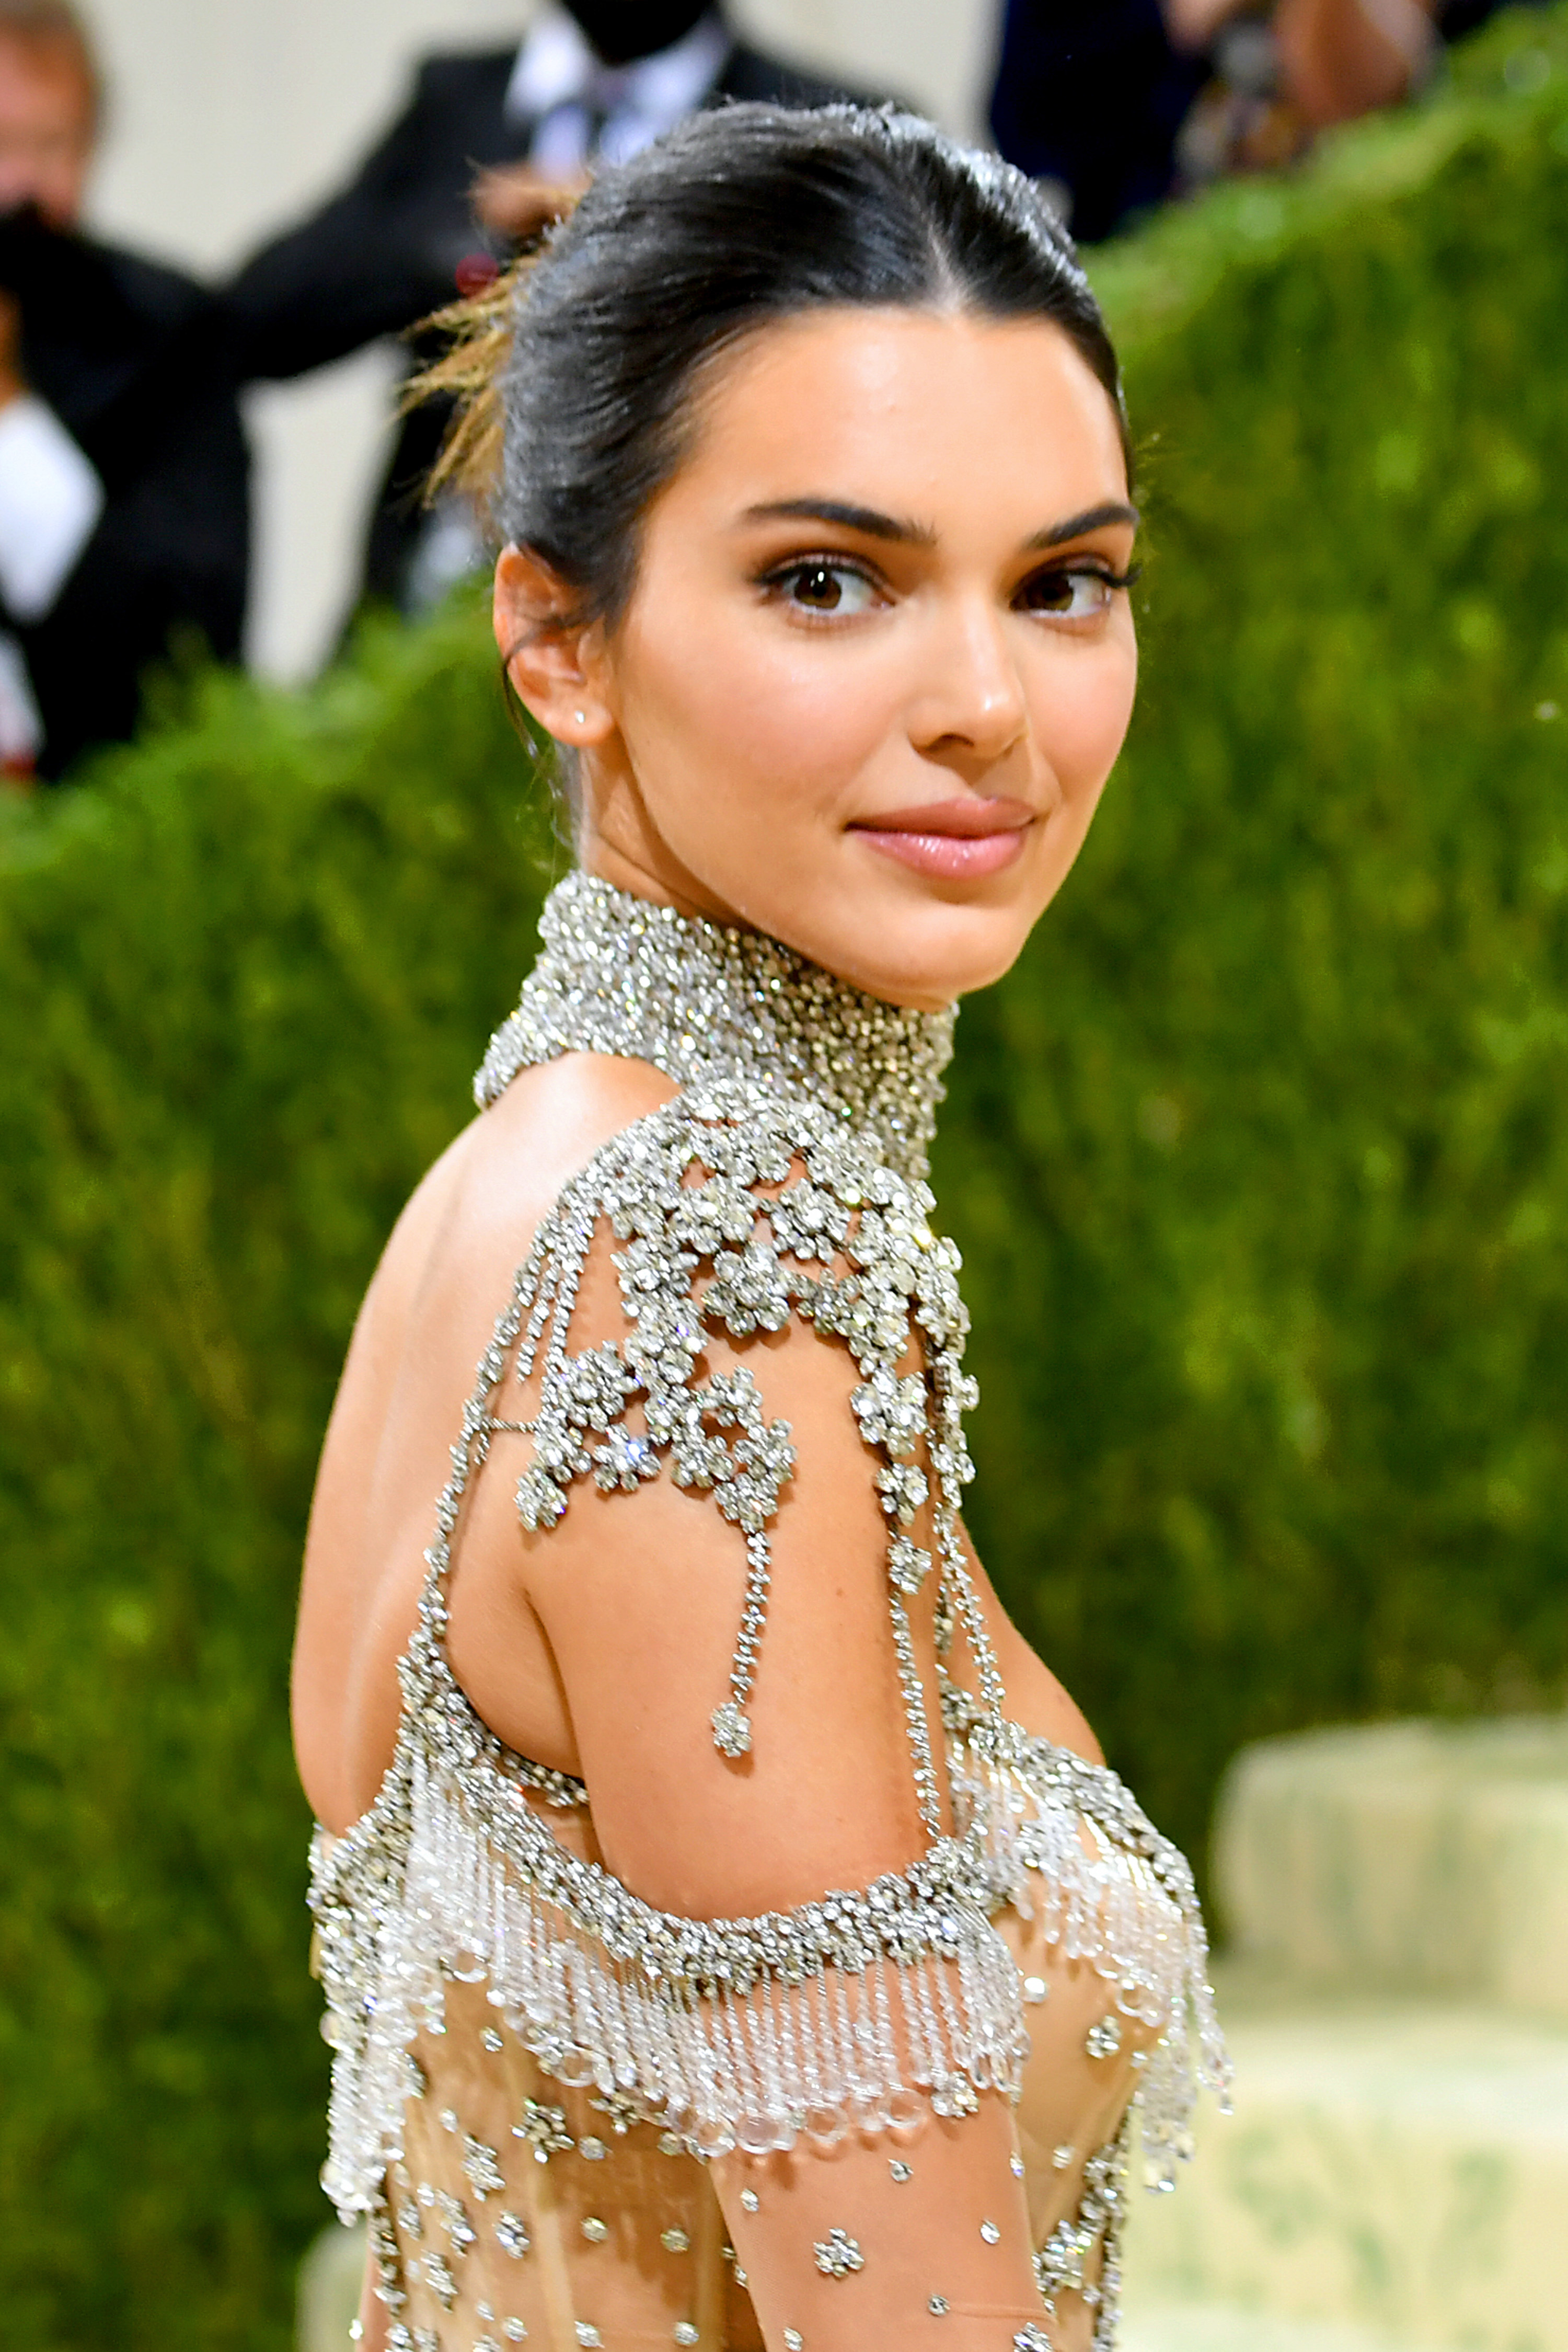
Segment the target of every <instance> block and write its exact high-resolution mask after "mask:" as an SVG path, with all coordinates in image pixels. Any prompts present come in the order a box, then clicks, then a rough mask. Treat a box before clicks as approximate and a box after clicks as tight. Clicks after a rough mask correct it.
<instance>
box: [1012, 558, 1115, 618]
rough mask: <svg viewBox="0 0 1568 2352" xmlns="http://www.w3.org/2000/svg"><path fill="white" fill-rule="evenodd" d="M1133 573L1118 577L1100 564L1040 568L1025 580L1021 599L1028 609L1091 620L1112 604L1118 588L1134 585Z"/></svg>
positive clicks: (1025, 608) (1052, 614) (1060, 616)
mask: <svg viewBox="0 0 1568 2352" xmlns="http://www.w3.org/2000/svg"><path fill="white" fill-rule="evenodd" d="M1130 585H1131V574H1129V575H1128V577H1127V578H1124V579H1118V578H1117V577H1116V576H1115V574H1114V573H1112V572H1102V571H1101V570H1100V566H1099V565H1098V564H1088V565H1085V566H1084V567H1083V568H1082V569H1081V570H1079V571H1071V572H1069V571H1059V570H1052V571H1049V572H1036V574H1035V576H1034V578H1033V579H1032V580H1026V582H1025V583H1024V585H1023V587H1022V589H1021V590H1020V591H1019V594H1018V601H1019V603H1020V604H1022V605H1023V607H1024V610H1025V611H1026V613H1044V614H1048V615H1050V617H1051V618H1053V619H1058V618H1059V619H1061V620H1064V621H1090V620H1093V619H1095V618H1096V617H1097V616H1098V615H1099V614H1101V613H1103V612H1105V611H1107V610H1108V609H1109V607H1110V600H1111V597H1112V596H1113V595H1114V594H1115V593H1116V591H1117V590H1118V589H1119V588H1126V587H1128V586H1130Z"/></svg>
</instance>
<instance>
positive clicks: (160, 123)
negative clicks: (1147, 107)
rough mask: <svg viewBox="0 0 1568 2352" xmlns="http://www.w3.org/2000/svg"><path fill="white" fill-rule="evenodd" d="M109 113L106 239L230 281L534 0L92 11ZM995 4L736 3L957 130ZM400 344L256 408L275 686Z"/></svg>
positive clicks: (301, 654) (263, 578)
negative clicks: (413, 88)
mask: <svg viewBox="0 0 1568 2352" xmlns="http://www.w3.org/2000/svg"><path fill="white" fill-rule="evenodd" d="M86 8H87V14H88V15H89V18H90V20H91V22H92V24H93V26H94V28H95V30H96V32H97V35H98V37H99V40H100V44H101V46H102V49H103V52H104V58H105V62H106V64H107V67H108V71H109V79H110V87H111V93H112V96H111V111H110V124H109V131H108V136H107V139H106V142H105V147H104V153H103V158H102V163H101V165H100V171H99V174H98V179H97V184H96V187H95V191H94V198H93V207H92V210H93V219H94V222H95V224H96V226H99V227H100V229H101V230H102V232H103V233H104V234H105V235H107V236H114V237H119V238H121V239H123V240H125V241H126V242H127V243H132V244H135V245H138V246H141V247H143V248H144V249H145V250H147V251H148V252H151V253H153V254H158V255H162V256H163V257H167V258H168V259H170V260H173V261H175V262H179V263H182V264H184V265H186V266H188V267H190V268H195V269H197V270H220V269H222V268H226V266H227V265H228V264H230V263H231V262H233V261H235V260H236V259H237V258H238V257H240V256H241V255H243V254H244V253H245V252H246V251H247V248H248V247H249V246H250V245H251V244H252V243H254V242H255V241H256V240H257V239H258V237H260V236H263V235H264V234H266V233H268V231H270V230H271V229H272V228H274V227H275V226H279V225H280V224H282V223H283V222H285V221H287V220H288V219H289V217H290V216H291V215H294V214H295V213H297V212H299V211H300V210H301V209H302V208H303V207H305V206H306V205H309V204H310V203H311V202H312V201H313V200H314V199H315V198H317V197H318V196H319V195H321V194H324V193H325V192H326V191H327V190H328V189H330V188H331V186H332V185H333V184H334V183H335V182H337V181H338V180H339V179H341V178H342V175H343V173H344V171H345V169H346V167H347V165H348V164H349V163H350V162H351V161H352V160H353V157H354V156H355V154H356V153H357V152H359V150H360V149H361V148H363V146H364V144H365V143H366V142H368V141H369V139H370V138H371V137H372V136H373V135H374V131H376V129H377V127H378V126H379V125H380V124H381V123H383V122H384V121H385V120H386V119H387V118H388V116H389V114H390V113H391V111H392V110H393V109H394V108H395V106H396V104H397V102H398V97H399V93H400V91H401V90H402V89H403V88H404V86H405V80H406V77H407V73H408V69H409V66H410V63H411V61H412V60H413V58H416V56H417V55H418V54H419V52H420V51H421V50H423V49H426V48H428V47H434V46H438V45H441V44H447V45H449V46H452V47H463V46H479V45H482V44H484V43H486V42H491V41H497V40H508V39H510V38H512V37H514V36H515V35H517V34H518V33H519V32H520V31H521V27H522V26H523V25H524V24H525V23H526V21H527V18H528V16H529V14H530V9H531V0H86ZM995 14H996V0H732V5H731V15H732V16H733V18H734V20H735V22H736V23H737V24H738V25H740V26H742V27H743V28H744V29H745V30H747V31H748V32H749V33H750V34H752V37H754V38H757V39H760V40H763V41H765V42H766V43H767V44H768V45H769V46H770V47H774V48H777V49H779V50H781V51H784V52H788V53H793V54H794V55H795V56H796V57H799V58H802V59H804V60H805V61H807V62H815V63H816V64H819V65H821V66H824V67H826V68H829V69H833V68H837V69H838V70H839V71H841V72H843V73H845V74H847V75H848V76H851V77H853V78H856V79H864V80H866V81H868V82H870V83H872V84H881V83H886V84H888V85H890V86H892V87H895V88H897V89H899V90H900V92H901V93H904V94H907V95H908V96H910V98H912V99H914V100H917V101H918V102H919V103H921V104H922V105H924V106H926V107H928V108H929V109H930V110H931V112H932V113H933V114H935V115H937V116H938V117H939V118H940V119H941V120H942V121H945V122H948V123H950V124H951V125H952V127H953V128H954V129H957V130H970V129H973V127H974V125H975V124H976V122H977V121H978V120H979V118H980V114H981V111H982V109H983V101H984V83H985V80H986V78H987V75H988V72H989V67H990V59H991V52H992V48H993V45H994V38H995V34H994V19H995ZM392 371H393V361H392V356H391V354H390V353H388V352H382V351H372V352H363V353H361V354H360V355H359V356H358V357H357V358H354V359H352V360H348V361H345V362H342V365H340V366H338V367H335V368H330V369H325V370H323V371H322V372H321V373H320V374H319V375H316V376H314V377H311V378H309V379H308V380H306V381H305V382H303V383H299V384H289V385H278V386H267V387H263V388H261V389H259V390H258V391H257V392H256V393H255V394H251V395H250V396H249V401H248V415H249V418H250V423H251V426H252V431H253V436H254V440H255V445H256V452H257V468H258V480H257V488H258V499H257V525H258V533H257V537H258V563H257V572H256V582H255V593H254V594H253V598H252V626H251V645H252V652H253V658H254V660H255V662H256V664H257V666H258V667H259V668H261V669H263V670H265V671H267V672H268V673H269V674H270V675H272V676H274V677H301V676H305V675H308V674H309V673H310V671H311V670H312V669H313V668H314V667H316V666H317V665H318V663H319V662H320V660H321V657H322V656H323V655H324V653H325V652H326V651H327V650H328V648H329V647H330V646H331V641H332V637H333V635H334V634H335V631H336V627H337V625H338V622H339V620H340V619H341V617H342V612H343V608H344V604H345V600H346V597H347V594H348V591H349V584H350V581H351V578H352V576H353V566H354V560H355V552H356V549H357V544H358V536H359V531H360V527H361V522H362V520H363V514H364V510H365V505H366V500H367V499H368V497H369V494H370V491H371V488H372V486H373V485H374V481H375V479H376V478H377V476H378V473H379V470H380V467H381V465H382V463H383V462H384V452H385V446H386V440H385V436H386V414H387V409H386V390H387V387H388V385H389V383H390V382H391V380H392Z"/></svg>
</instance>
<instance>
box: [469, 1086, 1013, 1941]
mask: <svg viewBox="0 0 1568 2352" xmlns="http://www.w3.org/2000/svg"><path fill="white" fill-rule="evenodd" d="M764 1127H765V1122H762V1123H757V1122H753V1123H752V1125H751V1126H750V1127H749V1128H748V1127H744V1126H742V1125H732V1124H725V1123H721V1122H717V1121H713V1120H709V1121H708V1122H706V1123H704V1122H702V1121H701V1120H700V1119H695V1120H694V1119H693V1118H691V1116H690V1115H689V1113H688V1112H687V1111H685V1110H683V1109H681V1108H680V1107H679V1106H675V1107H672V1110H671V1113H670V1115H669V1116H668V1118H667V1119H666V1120H665V1121H663V1122H661V1123H660V1124H659V1125H658V1128H657V1129H653V1128H650V1129H648V1131H647V1134H646V1135H645V1137H644V1138H642V1139H640V1140H639V1141H638V1143H637V1148H636V1149H635V1150H634V1151H633V1152H632V1154H631V1155H630V1156H629V1158H628V1160H627V1161H626V1164H625V1165H624V1166H618V1167H615V1166H613V1167H611V1168H610V1169H609V1170H608V1171H607V1173H606V1175H605V1179H604V1182H603V1188H602V1194H601V1196H599V1197H596V1198H595V1200H594V1201H593V1202H578V1203H576V1204H575V1205H574V1206H569V1207H568V1210H567V1213H566V1216H565V1219H564V1228H563V1229H570V1228H572V1227H573V1226H574V1221H575V1223H576V1246H575V1256H574V1258H573V1271H572V1273H571V1275H570V1276H569V1277H568V1286H569V1287H570V1286H575V1294H574V1305H573V1307H572V1311H571V1316H570V1322H569V1325H568V1327H567V1328H566V1330H565V1331H564V1333H563V1332H562V1331H561V1330H560V1329H559V1328H556V1329H555V1330H554V1331H553V1332H552V1335H551V1337H550V1338H549V1339H547V1340H546V1342H545V1343H544V1366H543V1370H540V1368H538V1367H535V1368H533V1370H531V1372H530V1373H529V1375H528V1378H527V1379H526V1380H525V1381H524V1382H523V1386H522V1408H521V1414H520V1415H519V1416H518V1417H520V1418H521V1419H523V1420H525V1421H526V1422H528V1423H530V1424H531V1438H525V1439H524V1441H523V1443H524V1445H525V1447H528V1448H531V1452H530V1453H525V1454H524V1456H523V1459H522V1462H521V1464H518V1465H514V1466H518V1467H521V1469H522V1473H523V1475H522V1477H521V1484H520V1501H521V1506H522V1508H523V1516H524V1521H525V1526H526V1527H527V1528H528V1532H527V1534H526V1535H525V1538H524V1556H523V1570H522V1573H523V1579H524V1582H525V1586H526V1591H527V1594H528V1598H529V1600H530V1601H531V1604H532V1606H533V1608H534V1609H535V1610H536V1612H537V1613H538V1615H539V1617H540V1619H541V1621H542V1623H543V1625H544V1627H545V1630H546V1632H547V1633H548V1636H549V1639H550V1642H551V1643H552V1649H553V1651H554V1654H555V1657H556V1660H557V1662H558V1664H559V1667H560V1671H561V1675H562V1677H563V1684H564V1686H565V1691H566V1696H567V1700H568V1704H569V1706H570V1709H571V1715H572V1721H573V1727H574V1733H575V1737H576V1739H577V1744H578V1752H579V1755H580V1758H581V1762H582V1769H583V1772H584V1778H585V1779H586V1780H587V1781H588V1784H589V1788H590V1790H591V1793H592V1796H593V1801H594V1809H595V1829H596V1832H597V1834H598V1837H599V1840H600V1843H601V1846H602V1848H603V1850H604V1853H605V1859H606V1861H607V1863H608V1864H609V1866H610V1867H611V1868H612V1869H613V1870H614V1871H615V1872H616V1874H617V1875H618V1876H620V1877H622V1878H624V1879H625V1880H626V1883H627V1884H628V1885H631V1886H632V1887H634V1888H635V1889H636V1891H637V1892H638V1893H639V1894H641V1895H645V1896H646V1897H647V1899H648V1900H649V1901H651V1902H653V1903H655V1904H656V1905H658V1906H661V1907H665V1908H668V1909H672V1910H679V1911H681V1912H683V1913H687V1914H689V1915H692V1914H694V1915H698V1916H724V1915H729V1916H735V1915H736V1914H743V1913H748V1912H756V1911H761V1910H765V1909H772V1908H776V1907H779V1906H786V1905H790V1904H794V1903H797V1902H801V1901H805V1900H806V1899H808V1898H809V1897H810V1896H812V1895H818V1894H821V1893H822V1892H824V1891H825V1890H826V1889H827V1888H830V1887H833V1886H835V1885H863V1884H865V1883H866V1882H867V1881H868V1879H870V1878H874V1877H876V1876H877V1875H878V1874H880V1873H881V1872H884V1871H887V1870H890V1869H897V1868H900V1867H902V1866H904V1865H906V1864H909V1863H910V1861H911V1860H912V1859H913V1858H914V1856H915V1855H916V1854H918V1853H920V1852H921V1850H922V1849H923V1847H924V1845H925V1844H926V1843H929V1840H930V1838H931V1835H932V1834H934V1833H936V1832H937V1831H938V1830H939V1829H940V1828H941V1827H942V1812H941V1798H940V1795H939V1794H938V1793H936V1791H935V1790H934V1786H933V1785H932V1784H931V1783H928V1790H929V1793H928V1797H927V1802H926V1807H925V1811H924V1817H923V1818H922V1808H921V1801H920V1795H919V1790H918V1786H917V1760H918V1759H919V1758H920V1756H921V1751H922V1748H925V1747H926V1746H927V1744H928V1743H929V1742H930V1741H931V1739H933V1738H934V1737H935V1732H934V1726H935V1721H936V1709H935V1694H934V1641H933V1637H932V1624H933V1620H934V1614H935V1606H936V1592H935V1588H936V1585H937V1583H938V1577H937V1575H936V1574H934V1573H932V1572H931V1561H932V1559H933V1558H935V1557H936V1556H938V1555H939V1554H940V1553H941V1552H942V1524H943V1519H944V1513H945V1518H946V1524H947V1525H948V1527H949V1528H950V1529H951V1527H952V1521H953V1510H952V1506H953V1504H954V1503H955V1501H956V1492H957V1486H958V1483H959V1481H960V1479H961V1478H962V1475H963V1473H964V1472H965V1471H966V1470H967V1463H966V1462H965V1461H963V1458H962V1441H961V1439H960V1438H958V1437H957V1436H956V1415H957V1412H958V1409H959V1406H960V1404H961V1402H962V1398H961V1396H959V1395H957V1394H956V1393H954V1392H953V1390H954V1383H955V1381H956V1374H955V1372H954V1370H953V1366H954V1364H955V1359H954V1358H952V1356H951V1352H950V1351H949V1350H948V1349H947V1348H946V1346H945V1341H946V1340H947V1339H949V1338H951V1336H952V1332H951V1329H950V1328H949V1327H950V1325H952V1324H953V1323H955V1321H956V1317H957V1314H958V1311H959V1310H957V1308H956V1293H955V1292H952V1276H951V1270H950V1268H949V1266H948V1263H947V1260H946V1258H945V1256H944V1255H943V1254H942V1245H941V1244H937V1243H936V1242H935V1240H934V1237H933V1236H932V1235H931V1233H930V1230H929V1227H928V1226H927V1225H926V1223H925V1215H924V1209H925V1202H923V1200H922V1199H921V1198H918V1197H917V1196H916V1195H915V1194H914V1193H913V1192H911V1191H910V1189H909V1188H907V1187H902V1186H900V1185H899V1184H898V1183H897V1181H896V1180H891V1179H889V1178H888V1177H887V1175H886V1171H881V1170H879V1169H874V1166H873V1163H870V1162H869V1161H868V1160H865V1159H864V1158H857V1157H856V1156H855V1152H854V1150H852V1149H851V1148H850V1147H848V1146H847V1144H846V1142H845V1140H844V1139H843V1138H842V1137H840V1136H827V1135H813V1136H809V1137H808V1138H807V1139H806V1141H805V1146H804V1149H796V1148H795V1144H794V1141H793V1139H792V1138H791V1137H790V1135H789V1133H788V1130H787V1126H786V1124H785V1123H784V1122H783V1121H780V1122H779V1123H777V1124H776V1126H775V1128H774V1130H773V1133H772V1134H771V1135H770V1134H768V1133H766V1132H764V1131H763V1129H764ZM846 1155H847V1156H846ZM875 1192H882V1193H883V1194H885V1196H886V1197H884V1198H881V1199H877V1198H874V1197H872V1196H873V1194H874V1193H875ZM617 1227H618V1230H616V1228H617ZM917 1261H918V1265H917V1263H916V1262H917ZM950 1293H951V1294H952V1295H951V1297H950V1296H949V1294H950ZM922 1300H923V1301H924V1304H923V1305H922ZM922 1318H924V1319H923V1320H922ZM944 1318H945V1319H944ZM928 1324H929V1326H930V1328H927V1325H928ZM552 1350H553V1351H554V1352H553V1353H552ZM512 1411H513V1409H512V1408H511V1407H503V1408H502V1412H503V1415H504V1414H506V1413H509V1412H512ZM942 1466H945V1469H946V1471H947V1473H948V1475H947V1479H946V1482H945V1484H944V1481H943V1478H942V1475H941V1467H942ZM895 1570H897V1573H896V1574H895V1572H894V1571H895ZM910 1588H918V1589H910ZM748 1603H750V1604H751V1607H752V1616H753V1620H754V1619H755V1617H756V1615H757V1613H758V1610H759V1607H762V1608H765V1622H763V1623H762V1625H761V1629H760V1632H759V1633H758V1635H757V1643H756V1654H755V1658H754V1663H753V1664H752V1669H751V1675H750V1679H751V1680H752V1687H751V1688H750V1689H749V1690H748V1689H746V1688H745V1687H744V1684H745V1682H746V1680H747V1679H748V1677H747V1676H746V1675H744V1674H742V1677H741V1685H742V1686H741V1687H740V1688H738V1689H737V1690H736V1692H735V1693H734V1699H735V1700H738V1701H739V1702H740V1706H741V1711H742V1712H743V1715H744V1717H745V1718H746V1723H747V1727H749V1735H750V1738H749V1747H748V1748H747V1749H746V1752H744V1753H743V1754H741V1755H735V1754H731V1753H724V1752H721V1750H722V1749H723V1748H725V1747H726V1745H730V1746H732V1745H733V1743H732V1742H727V1741H726V1739H725V1738H723V1737H722V1736H721V1734H722V1732H723V1726H722V1724H719V1725H716V1723H715V1714H716V1711H721V1710H723V1709H724V1708H725V1707H726V1706H729V1705H731V1703H732V1698H731V1677H732V1675H733V1674H734V1672H735V1668H736V1665H737V1664H741V1665H742V1666H743V1665H744V1663H745V1661H744V1650H745V1642H744V1638H743V1636H744V1632H745V1625H746V1612H747V1609H748ZM738 1643H739V1644H740V1648H739V1651H738V1648H737V1645H738ZM900 1646H902V1648H903V1652H904V1654H903V1658H902V1661H900Z"/></svg>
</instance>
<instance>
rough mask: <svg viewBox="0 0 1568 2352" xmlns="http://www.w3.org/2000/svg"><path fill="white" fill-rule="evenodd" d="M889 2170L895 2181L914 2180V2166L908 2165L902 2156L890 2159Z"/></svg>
mask: <svg viewBox="0 0 1568 2352" xmlns="http://www.w3.org/2000/svg"><path fill="white" fill-rule="evenodd" d="M888 2169H889V2172H890V2173H891V2174H892V2176H893V2179H895V2180H897V2181H900V2182H903V2181H905V2180H912V2179H914V2177H915V2168H914V2166H913V2165H912V2164H906V2163H905V2162H904V2159H903V2158H902V2157H901V2156H895V2157H892V2158H889V2163H888Z"/></svg>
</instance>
